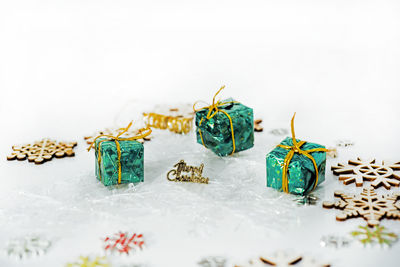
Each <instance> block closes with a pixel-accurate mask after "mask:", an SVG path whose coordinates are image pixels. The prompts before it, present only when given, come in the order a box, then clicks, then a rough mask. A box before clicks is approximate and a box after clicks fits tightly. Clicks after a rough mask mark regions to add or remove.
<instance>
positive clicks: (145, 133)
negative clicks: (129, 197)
mask: <svg viewBox="0 0 400 267" xmlns="http://www.w3.org/2000/svg"><path fill="white" fill-rule="evenodd" d="M131 126H132V122H130V123H129V125H128V126H127V127H126V128H120V129H118V131H120V132H119V133H118V134H117V136H113V135H107V134H100V135H98V136H97V137H96V138H95V139H94V140H93V143H92V144H91V145H90V146H89V148H88V151H90V149H92V147H93V146H95V144H96V140H97V139H98V138H101V137H107V138H108V139H105V140H101V141H100V142H99V145H98V148H97V153H98V156H97V163H98V165H99V169H100V164H101V150H100V148H101V144H102V143H103V142H105V141H114V142H115V146H116V147H117V153H118V184H120V183H121V147H120V145H119V141H133V140H137V139H142V138H144V137H146V136H148V135H150V134H151V132H152V131H151V129H150V127H146V128H142V129H140V130H139V131H138V132H139V133H138V135H136V136H132V137H124V138H121V137H120V136H121V135H123V134H124V133H126V132H127V131H128V130H129V128H130V127H131ZM99 174H100V180H101V171H99Z"/></svg>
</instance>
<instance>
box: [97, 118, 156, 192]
mask: <svg viewBox="0 0 400 267" xmlns="http://www.w3.org/2000/svg"><path fill="white" fill-rule="evenodd" d="M131 125H132V124H129V126H128V127H127V128H123V129H121V132H120V134H118V135H117V136H115V137H114V136H109V135H100V136H98V137H96V139H95V141H94V143H93V144H92V146H94V148H95V155H96V177H97V179H98V180H100V181H101V182H102V183H103V184H104V185H105V186H109V185H116V184H127V183H139V182H143V181H144V161H143V160H144V148H143V144H141V143H139V142H138V141H136V140H137V139H141V138H143V137H146V136H147V135H149V134H150V133H151V129H150V128H146V129H141V130H139V135H137V136H133V137H124V138H122V137H120V136H121V135H122V134H123V133H125V132H127V131H128V130H129V127H130V126H131ZM143 132H145V133H143ZM92 146H90V147H89V150H90V149H91V148H92Z"/></svg>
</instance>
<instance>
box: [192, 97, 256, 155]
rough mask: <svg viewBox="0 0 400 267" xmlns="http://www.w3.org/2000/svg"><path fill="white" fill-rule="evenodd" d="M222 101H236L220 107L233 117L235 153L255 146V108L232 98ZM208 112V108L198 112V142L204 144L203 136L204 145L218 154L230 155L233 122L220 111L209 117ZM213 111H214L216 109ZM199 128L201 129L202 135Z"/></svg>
mask: <svg viewBox="0 0 400 267" xmlns="http://www.w3.org/2000/svg"><path fill="white" fill-rule="evenodd" d="M221 102H222V103H224V102H234V103H227V104H226V105H223V106H220V107H218V109H220V110H223V111H225V112H226V113H228V115H229V116H230V117H231V119H232V125H233V132H234V137H235V153H236V152H239V151H243V150H246V149H249V148H252V147H253V146H254V119H253V109H252V108H249V107H246V106H244V105H242V104H241V103H238V102H235V101H234V100H233V99H232V98H229V99H226V100H224V101H221ZM208 112H209V109H208V108H205V109H202V110H199V111H197V112H196V127H197V129H196V135H197V143H199V144H201V145H203V142H202V140H201V137H203V141H204V145H205V146H206V147H207V148H208V149H211V150H212V151H213V152H214V153H215V154H217V155H218V156H226V155H230V154H231V153H232V150H233V145H232V131H231V124H230V121H229V118H228V116H226V114H225V113H223V112H221V111H219V112H217V114H216V115H215V116H214V117H212V118H210V119H207V114H208ZM211 112H212V113H213V112H215V110H213V111H211ZM201 120H202V121H201ZM200 121H201V124H200ZM199 130H200V131H201V136H200V133H199Z"/></svg>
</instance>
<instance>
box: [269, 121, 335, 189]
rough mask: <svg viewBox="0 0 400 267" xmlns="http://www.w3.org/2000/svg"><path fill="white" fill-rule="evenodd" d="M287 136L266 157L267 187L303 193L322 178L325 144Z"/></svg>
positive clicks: (324, 162) (322, 179)
mask: <svg viewBox="0 0 400 267" xmlns="http://www.w3.org/2000/svg"><path fill="white" fill-rule="evenodd" d="M293 120H294V116H293V119H292V133H293V137H292V138H290V137H287V138H286V139H285V140H283V141H282V142H281V143H280V144H279V145H278V146H277V147H276V148H274V149H273V150H272V151H271V152H270V153H269V154H267V157H266V166H267V186H268V187H272V188H275V189H277V190H279V191H284V192H286V193H292V194H296V195H305V194H307V193H309V192H310V191H312V190H313V189H315V187H316V186H317V185H319V184H321V183H322V182H323V181H324V180H325V165H326V151H327V149H325V147H324V146H322V145H319V144H315V143H309V142H305V141H300V140H298V139H295V137H294V130H293Z"/></svg>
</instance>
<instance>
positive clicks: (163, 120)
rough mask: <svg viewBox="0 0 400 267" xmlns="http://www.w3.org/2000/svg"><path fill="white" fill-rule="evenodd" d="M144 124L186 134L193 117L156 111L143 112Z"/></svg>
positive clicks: (190, 126)
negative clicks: (169, 114)
mask: <svg viewBox="0 0 400 267" xmlns="http://www.w3.org/2000/svg"><path fill="white" fill-rule="evenodd" d="M143 117H144V120H145V123H146V126H149V127H153V128H156V129H162V130H165V129H168V130H170V131H171V132H175V133H179V134H182V133H184V134H186V133H188V132H190V130H191V129H192V121H193V117H186V118H185V117H179V116H166V115H162V114H158V113H143Z"/></svg>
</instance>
